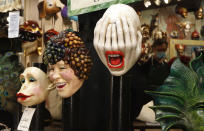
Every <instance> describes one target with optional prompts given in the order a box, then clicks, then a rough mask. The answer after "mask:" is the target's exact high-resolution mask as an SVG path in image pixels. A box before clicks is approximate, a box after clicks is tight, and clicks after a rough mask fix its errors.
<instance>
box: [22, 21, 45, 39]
mask: <svg viewBox="0 0 204 131" xmlns="http://www.w3.org/2000/svg"><path fill="white" fill-rule="evenodd" d="M41 36H42V30H41V28H40V27H39V25H38V23H37V22H35V21H32V20H28V21H26V22H25V23H24V24H23V25H20V28H19V38H20V39H21V40H22V41H24V42H25V41H27V42H33V41H35V40H37V39H38V38H40V37H41Z"/></svg>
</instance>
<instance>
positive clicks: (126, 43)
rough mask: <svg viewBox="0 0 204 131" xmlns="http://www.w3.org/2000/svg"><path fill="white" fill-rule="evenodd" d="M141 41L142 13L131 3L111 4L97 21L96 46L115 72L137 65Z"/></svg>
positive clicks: (123, 72) (117, 73)
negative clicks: (140, 14) (138, 13)
mask: <svg viewBox="0 0 204 131" xmlns="http://www.w3.org/2000/svg"><path fill="white" fill-rule="evenodd" d="M141 43H142V35H141V32H140V20H139V17H138V15H137V13H136V12H135V10H134V9H133V8H132V7H130V6H128V5H124V4H116V5H111V6H110V7H109V8H108V9H107V10H106V12H105V13H104V15H103V17H102V18H101V19H100V20H99V21H98V22H97V24H96V27H95V30H94V47H95V49H96V52H97V53H98V56H99V57H100V59H101V61H102V62H103V64H104V65H105V66H106V67H107V68H108V69H109V71H110V72H111V74H112V75H115V76H121V75H123V74H125V73H126V72H127V71H128V70H129V69H131V68H132V67H133V65H134V64H135V63H136V61H137V60H138V58H139V56H140V54H141V50H142V48H141Z"/></svg>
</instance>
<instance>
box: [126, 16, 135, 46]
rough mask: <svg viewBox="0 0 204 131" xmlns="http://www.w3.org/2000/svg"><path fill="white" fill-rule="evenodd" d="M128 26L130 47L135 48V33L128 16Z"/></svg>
mask: <svg viewBox="0 0 204 131" xmlns="http://www.w3.org/2000/svg"><path fill="white" fill-rule="evenodd" d="M127 20H128V21H127V22H128V26H129V30H130V39H131V42H130V44H131V46H132V48H135V47H136V46H137V38H136V33H135V28H134V26H133V21H132V20H131V19H130V18H128V19H127Z"/></svg>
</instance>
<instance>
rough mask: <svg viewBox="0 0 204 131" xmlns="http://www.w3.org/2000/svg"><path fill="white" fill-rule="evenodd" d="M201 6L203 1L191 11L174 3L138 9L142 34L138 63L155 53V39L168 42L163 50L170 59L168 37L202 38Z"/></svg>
mask: <svg viewBox="0 0 204 131" xmlns="http://www.w3.org/2000/svg"><path fill="white" fill-rule="evenodd" d="M203 8H204V2H202V4H201V7H200V8H198V9H197V10H195V11H191V12H189V11H188V9H187V8H185V7H181V6H176V5H173V6H168V7H163V8H158V9H151V10H144V11H141V12H140V11H138V12H139V13H138V14H140V21H141V24H142V26H141V30H142V35H143V40H142V47H143V49H142V55H141V59H140V61H139V63H143V62H146V61H148V60H149V59H150V58H152V57H153V56H154V55H155V54H154V52H153V48H152V46H153V43H154V41H156V40H157V39H162V40H164V41H166V42H167V43H168V46H167V49H166V51H165V55H166V56H165V57H166V61H168V60H170V59H171V58H170V56H169V45H170V44H169V43H170V39H183V40H204V35H203V34H204V33H203V32H204V28H203V27H204V19H203V14H204V13H203ZM178 44H179V43H178Z"/></svg>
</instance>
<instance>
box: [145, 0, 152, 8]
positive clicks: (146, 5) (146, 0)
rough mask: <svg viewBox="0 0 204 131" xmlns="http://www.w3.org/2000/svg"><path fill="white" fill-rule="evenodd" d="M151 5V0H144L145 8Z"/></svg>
mask: <svg viewBox="0 0 204 131" xmlns="http://www.w3.org/2000/svg"><path fill="white" fill-rule="evenodd" d="M150 5H151V1H150V0H144V6H145V7H146V8H147V7H149V6H150Z"/></svg>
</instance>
